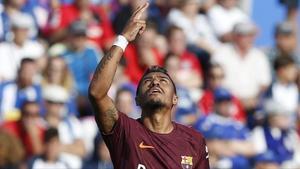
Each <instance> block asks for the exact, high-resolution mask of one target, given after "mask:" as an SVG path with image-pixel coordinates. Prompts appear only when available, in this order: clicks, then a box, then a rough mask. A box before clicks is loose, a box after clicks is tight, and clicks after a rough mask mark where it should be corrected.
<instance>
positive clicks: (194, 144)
mask: <svg viewBox="0 0 300 169" xmlns="http://www.w3.org/2000/svg"><path fill="white" fill-rule="evenodd" d="M148 6H149V4H148V3H145V4H144V5H141V6H139V7H138V8H137V9H136V10H135V11H134V12H133V14H132V16H131V18H130V20H129V22H128V23H127V25H126V26H125V28H124V30H123V32H122V35H119V36H118V37H117V40H116V41H115V43H114V45H113V46H112V47H111V49H110V50H109V52H108V53H107V54H106V55H105V56H104V57H103V58H102V60H101V62H100V63H99V65H98V66H97V69H96V70H95V73H94V77H93V79H92V81H91V84H90V88H89V96H90V101H91V103H92V104H93V107H94V110H95V119H96V122H97V124H98V127H99V129H100V131H101V133H102V136H103V138H104V141H105V143H106V145H107V147H108V149H109V151H110V155H111V158H112V161H113V164H114V167H115V169H165V168H166V169H180V168H183V169H209V164H208V152H207V148H206V145H205V140H204V138H203V137H202V135H201V134H199V133H198V132H197V131H195V130H194V129H191V128H189V127H186V126H183V125H180V124H177V123H175V122H172V119H171V113H172V111H173V109H175V106H176V104H177V100H178V98H177V95H176V87H175V84H174V82H173V81H172V79H171V78H170V76H169V75H168V73H167V71H166V70H165V69H163V68H161V67H158V66H153V67H150V68H149V69H148V70H147V71H146V72H145V73H144V75H143V77H142V79H141V80H140V82H139V84H138V88H137V93H136V103H137V105H138V106H140V107H141V109H142V115H141V118H140V119H138V120H134V119H131V118H129V117H127V116H126V115H124V114H123V113H122V112H119V111H118V110H117V109H116V107H115V105H114V103H113V101H112V99H111V98H109V97H108V95H107V92H108V90H109V88H110V86H111V83H112V81H113V78H114V75H115V72H116V69H117V65H118V63H119V61H120V59H121V57H122V54H123V52H124V50H125V48H126V46H127V44H128V42H132V41H134V40H135V38H136V37H137V36H138V35H139V34H142V33H143V32H144V30H145V28H146V22H145V20H142V19H141V17H142V15H143V13H144V12H145V10H146V9H147V8H148Z"/></svg>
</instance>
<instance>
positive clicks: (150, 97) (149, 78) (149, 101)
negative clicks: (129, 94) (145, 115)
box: [137, 72, 177, 109]
mask: <svg viewBox="0 0 300 169" xmlns="http://www.w3.org/2000/svg"><path fill="white" fill-rule="evenodd" d="M140 85H141V87H140V89H139V95H138V96H137V103H138V105H139V106H141V107H142V108H146V109H149V108H162V107H166V108H172V107H173V106H174V105H176V104H177V96H176V94H175V89H174V87H173V84H172V82H171V80H170V79H169V77H168V76H167V75H165V74H164V73H160V72H152V73H149V74H147V75H146V76H144V78H143V79H142V81H141V83H140Z"/></svg>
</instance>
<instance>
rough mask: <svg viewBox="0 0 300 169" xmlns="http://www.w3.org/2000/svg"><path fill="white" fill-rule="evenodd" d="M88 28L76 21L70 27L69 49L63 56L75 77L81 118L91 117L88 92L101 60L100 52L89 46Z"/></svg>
mask: <svg viewBox="0 0 300 169" xmlns="http://www.w3.org/2000/svg"><path fill="white" fill-rule="evenodd" d="M86 26H87V25H86V24H85V23H84V22H82V21H75V22H73V23H72V24H71V25H70V27H69V39H68V49H67V51H66V52H65V53H64V54H63V56H62V57H63V58H64V60H65V62H66V63H67V65H68V68H69V69H70V71H71V73H72V75H73V77H74V81H75V91H76V97H77V105H78V111H79V113H80V116H85V115H89V114H91V112H92V111H91V110H90V104H89V102H88V100H87V90H88V85H89V83H90V79H91V78H92V76H93V72H94V70H95V69H96V66H97V64H98V62H99V59H100V58H101V55H100V53H99V51H97V50H96V49H95V48H94V47H92V46H90V45H88V44H87V41H86V40H87V32H86V29H87V27H86Z"/></svg>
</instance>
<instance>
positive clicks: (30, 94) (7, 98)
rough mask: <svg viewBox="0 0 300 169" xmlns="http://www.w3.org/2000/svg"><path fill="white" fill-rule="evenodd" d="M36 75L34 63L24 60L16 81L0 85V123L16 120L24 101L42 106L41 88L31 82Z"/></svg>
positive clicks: (31, 60) (30, 60)
mask: <svg viewBox="0 0 300 169" xmlns="http://www.w3.org/2000/svg"><path fill="white" fill-rule="evenodd" d="M36 73H37V67H36V62H35V61H34V60H33V59H30V58H25V59H23V60H22V61H21V65H20V68H19V70H18V77H17V79H16V80H15V81H7V82H4V83H2V84H0V112H1V113H0V121H2V120H5V119H10V120H11V118H12V119H15V118H18V117H19V116H18V115H19V112H18V110H19V109H20V108H21V107H22V105H23V103H24V102H25V101H28V100H31V101H36V102H38V103H40V105H42V89H41V86H40V85H39V84H35V83H34V82H33V77H34V76H35V75H36Z"/></svg>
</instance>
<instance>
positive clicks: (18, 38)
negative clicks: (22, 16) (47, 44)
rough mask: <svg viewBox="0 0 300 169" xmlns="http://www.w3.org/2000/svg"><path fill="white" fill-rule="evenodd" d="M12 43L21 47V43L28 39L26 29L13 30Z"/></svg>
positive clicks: (27, 30)
mask: <svg viewBox="0 0 300 169" xmlns="http://www.w3.org/2000/svg"><path fill="white" fill-rule="evenodd" d="M12 30H13V34H14V41H15V42H16V43H17V44H18V45H23V43H24V42H25V41H26V40H27V39H28V36H29V35H28V33H29V29H28V28H13V29H12Z"/></svg>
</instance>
